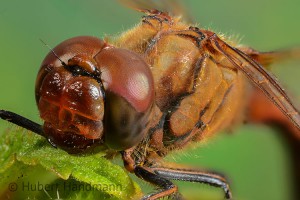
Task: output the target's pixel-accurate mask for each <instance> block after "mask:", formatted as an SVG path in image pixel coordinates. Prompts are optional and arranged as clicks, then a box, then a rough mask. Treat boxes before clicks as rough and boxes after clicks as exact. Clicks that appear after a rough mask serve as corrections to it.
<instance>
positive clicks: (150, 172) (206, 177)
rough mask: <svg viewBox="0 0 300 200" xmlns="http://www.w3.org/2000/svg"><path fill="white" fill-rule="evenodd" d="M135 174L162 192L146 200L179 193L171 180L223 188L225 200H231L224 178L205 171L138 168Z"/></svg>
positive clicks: (151, 195)
mask: <svg viewBox="0 0 300 200" xmlns="http://www.w3.org/2000/svg"><path fill="white" fill-rule="evenodd" d="M135 174H136V175H137V176H139V177H140V178H142V179H144V180H146V181H148V182H150V183H152V184H154V185H157V186H159V187H160V188H162V190H160V191H158V192H156V193H153V194H150V195H148V196H145V197H144V198H145V199H157V198H160V197H164V196H169V195H171V194H174V193H176V192H177V186H175V185H174V184H173V183H172V182H170V181H169V180H181V181H189V182H198V183H204V184H208V185H211V186H214V187H219V188H222V189H223V190H224V192H225V198H226V199H231V198H232V195H231V192H230V189H229V185H228V183H227V181H226V180H225V178H224V177H222V176H220V175H216V174H212V173H207V172H203V171H198V170H197V171H194V170H186V169H171V168H161V167H154V168H152V167H151V168H146V167H136V169H135Z"/></svg>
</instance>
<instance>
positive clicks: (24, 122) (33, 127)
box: [0, 110, 45, 137]
mask: <svg viewBox="0 0 300 200" xmlns="http://www.w3.org/2000/svg"><path fill="white" fill-rule="evenodd" d="M0 118H1V119H4V120H6V121H9V122H11V123H13V124H16V125H18V126H21V127H23V128H26V129H27V130H30V131H32V132H34V133H37V134H38V135H40V136H43V137H45V135H44V131H43V128H42V126H41V125H40V124H37V123H35V122H33V121H31V120H29V119H27V118H25V117H23V116H21V115H18V114H16V113H13V112H10V111H6V110H0Z"/></svg>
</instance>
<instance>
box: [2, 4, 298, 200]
mask: <svg viewBox="0 0 300 200" xmlns="http://www.w3.org/2000/svg"><path fill="white" fill-rule="evenodd" d="M186 5H187V7H188V9H189V11H190V12H191V15H192V16H193V17H194V18H195V21H196V22H197V23H199V24H200V26H201V27H204V28H207V27H209V28H212V29H213V30H215V31H216V32H222V33H225V34H226V35H238V36H239V38H242V40H241V43H243V44H246V45H250V46H252V47H254V48H256V49H259V50H266V51H267V50H274V49H279V48H283V47H293V46H297V45H298V46H300V23H299V20H300V11H299V10H300V1H299V0H264V1H261V0H252V1H241V0H228V1H219V0H210V1H204V0H201V1H199V0H189V1H186ZM140 16H141V13H138V12H135V11H132V10H130V9H128V8H125V7H123V6H121V5H120V4H118V3H117V2H116V1H100V0H85V1H80V0H65V1H61V0H26V1H17V0H0V65H1V66H0V91H1V93H0V96H1V98H0V108H1V109H6V110H11V111H14V112H17V113H19V114H21V115H23V116H26V117H28V118H30V119H32V120H35V121H39V115H38V110H37V108H36V105H35V99H34V83H35V78H36V74H37V71H38V69H39V65H40V63H41V61H42V60H43V58H44V56H45V55H46V54H47V52H48V49H47V48H46V47H45V46H44V45H43V44H42V43H41V42H40V41H39V39H42V40H44V41H45V42H46V43H47V44H49V45H50V46H52V47H54V46H55V45H56V44H58V43H59V42H61V41H63V40H65V39H68V38H70V37H73V36H78V35H92V36H99V37H104V36H105V35H114V34H118V33H120V32H122V31H124V30H127V29H128V28H130V27H132V26H133V25H135V24H136V23H137V22H139V20H140ZM299 65H300V61H298V62H296V61H295V62H292V61H288V62H285V63H281V64H280V65H275V66H274V67H273V72H274V73H275V74H276V75H277V76H278V77H279V80H281V82H282V83H283V85H285V86H286V87H287V88H289V91H290V94H292V96H293V97H294V99H295V102H298V101H297V100H299V99H300V87H299V78H298V76H299V75H300V68H299V67H297V66H299ZM9 126H10V125H8V123H6V122H3V121H0V130H3V129H5V128H6V127H9ZM273 133H274V131H273V130H272V129H271V128H269V127H266V126H253V125H245V126H241V127H239V128H237V129H236V130H234V134H231V135H227V134H224V133H221V134H219V135H218V136H216V137H215V138H214V139H211V140H210V141H209V142H207V143H205V144H204V145H201V147H199V148H194V149H191V150H188V151H181V152H179V153H175V154H171V155H170V156H169V157H168V159H169V160H171V161H173V162H174V161H175V162H178V163H184V164H190V165H192V166H198V167H201V168H207V169H212V170H215V171H220V172H222V173H224V174H226V176H227V177H229V179H230V182H231V187H232V190H233V194H234V196H235V199H239V200H260V199H261V200H265V199H272V200H283V199H290V192H291V191H290V187H291V185H290V184H291V183H290V177H289V176H290V174H289V173H288V170H289V157H288V154H287V150H286V149H285V147H284V145H283V144H282V142H281V141H280V140H279V139H278V138H277V136H276V134H273ZM142 185H143V187H144V188H145V189H149V186H148V185H146V184H142ZM180 186H181V187H180V190H181V191H182V192H183V193H185V194H187V195H188V196H189V197H190V198H191V199H197V197H199V196H198V194H200V193H208V194H210V195H211V196H213V195H214V194H216V196H217V198H220V194H221V191H220V190H218V189H213V188H211V187H209V186H204V185H195V184H192V183H189V184H180ZM218 195H219V196H218ZM221 195H222V194H221Z"/></svg>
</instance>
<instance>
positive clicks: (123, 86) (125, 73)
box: [94, 47, 154, 112]
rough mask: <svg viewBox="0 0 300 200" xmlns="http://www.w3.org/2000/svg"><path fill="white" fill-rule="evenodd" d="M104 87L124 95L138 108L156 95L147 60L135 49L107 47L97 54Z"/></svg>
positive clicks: (147, 106) (96, 59)
mask: <svg viewBox="0 0 300 200" xmlns="http://www.w3.org/2000/svg"><path fill="white" fill-rule="evenodd" d="M94 59H95V61H96V62H97V65H98V66H99V67H100V70H101V79H102V82H103V85H104V87H106V89H107V90H109V91H111V92H113V93H114V94H116V95H119V96H120V97H122V98H124V99H125V100H126V101H127V102H129V104H130V105H131V106H132V107H133V108H134V109H135V110H136V111H137V112H145V111H146V110H147V109H148V108H149V107H150V106H151V105H152V102H153V99H154V83H153V77H152V73H151V70H150V68H149V66H148V64H147V63H146V62H145V61H144V60H143V59H142V58H141V57H140V56H139V55H138V54H136V53H134V52H131V51H128V50H126V49H119V48H110V47H106V48H104V49H102V51H101V52H100V53H99V54H98V55H97V56H96V57H95V58H94Z"/></svg>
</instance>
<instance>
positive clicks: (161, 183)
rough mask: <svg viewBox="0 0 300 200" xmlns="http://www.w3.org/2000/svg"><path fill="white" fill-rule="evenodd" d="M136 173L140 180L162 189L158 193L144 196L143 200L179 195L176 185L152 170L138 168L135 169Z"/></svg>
mask: <svg viewBox="0 0 300 200" xmlns="http://www.w3.org/2000/svg"><path fill="white" fill-rule="evenodd" d="M134 173H135V175H137V176H138V177H139V178H141V179H143V180H145V181H147V182H149V183H152V184H153V185H156V186H158V187H159V188H161V190H159V191H157V192H153V193H151V194H148V195H146V196H144V197H143V198H142V199H143V200H155V199H159V198H162V197H167V196H170V195H172V194H175V193H177V190H178V188H177V186H176V185H174V184H173V183H172V182H171V181H169V180H168V179H166V178H164V177H162V176H160V175H158V174H156V173H153V171H152V170H151V169H150V168H146V167H142V166H136V167H135V169H134Z"/></svg>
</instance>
